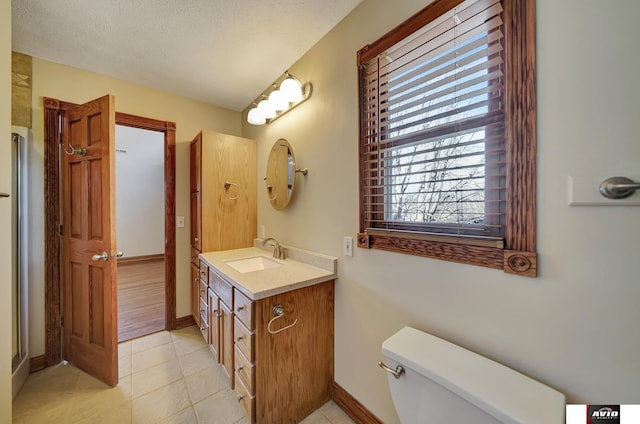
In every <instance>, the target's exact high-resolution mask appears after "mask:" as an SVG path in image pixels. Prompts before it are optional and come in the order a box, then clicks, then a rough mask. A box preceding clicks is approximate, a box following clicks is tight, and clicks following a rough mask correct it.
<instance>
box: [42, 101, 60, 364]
mask: <svg viewBox="0 0 640 424" xmlns="http://www.w3.org/2000/svg"><path fill="white" fill-rule="evenodd" d="M43 103H44V210H45V211H47V213H46V214H45V218H44V219H45V222H44V226H45V227H44V245H45V259H44V276H45V278H44V281H45V285H44V298H45V299H46V301H45V315H44V328H45V351H44V358H45V359H44V364H45V365H47V364H57V363H59V362H60V361H61V360H62V328H61V326H60V319H61V316H62V301H61V299H60V295H61V290H60V282H61V279H60V252H61V249H60V236H59V234H58V225H59V224H60V223H61V221H60V174H59V168H60V154H59V150H58V131H59V128H58V126H59V114H60V109H59V108H60V102H59V101H58V100H56V99H48V98H45V99H44V102H43Z"/></svg>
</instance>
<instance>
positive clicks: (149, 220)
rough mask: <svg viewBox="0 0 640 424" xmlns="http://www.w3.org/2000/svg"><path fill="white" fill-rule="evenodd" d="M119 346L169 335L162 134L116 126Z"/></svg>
mask: <svg viewBox="0 0 640 424" xmlns="http://www.w3.org/2000/svg"><path fill="white" fill-rule="evenodd" d="M115 134H116V139H115V143H116V149H115V150H116V152H115V160H116V234H117V240H118V250H120V251H122V252H123V254H124V256H123V257H122V258H120V259H118V271H117V282H118V283H117V284H118V343H121V342H124V341H127V340H131V339H134V338H136V337H141V336H146V335H148V334H152V333H156V332H158V331H161V330H164V329H165V290H164V288H165V260H164V240H165V237H164V236H165V234H164V219H165V211H164V205H165V200H164V197H165V193H164V168H165V166H164V134H163V133H162V132H159V131H151V130H147V129H143V128H135V127H130V126H126V125H116V133H115Z"/></svg>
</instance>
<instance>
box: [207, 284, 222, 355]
mask: <svg viewBox="0 0 640 424" xmlns="http://www.w3.org/2000/svg"><path fill="white" fill-rule="evenodd" d="M220 315H221V313H220V299H219V298H218V296H216V294H215V293H214V292H213V290H211V289H209V349H210V350H211V353H213V357H214V359H215V360H216V362H220V354H219V352H220Z"/></svg>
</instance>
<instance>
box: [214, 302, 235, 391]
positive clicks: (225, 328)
mask: <svg viewBox="0 0 640 424" xmlns="http://www.w3.org/2000/svg"><path fill="white" fill-rule="evenodd" d="M219 306H220V323H219V325H220V326H219V327H218V330H219V331H220V335H219V343H220V344H219V349H218V353H219V355H220V363H221V364H222V367H223V368H222V369H223V370H224V372H225V373H226V374H227V377H229V384H230V385H231V388H232V389H233V387H234V386H233V365H234V364H233V312H232V310H231V308H229V307H228V306H227V305H226V304H225V303H224V302H223V301H222V300H220V302H219Z"/></svg>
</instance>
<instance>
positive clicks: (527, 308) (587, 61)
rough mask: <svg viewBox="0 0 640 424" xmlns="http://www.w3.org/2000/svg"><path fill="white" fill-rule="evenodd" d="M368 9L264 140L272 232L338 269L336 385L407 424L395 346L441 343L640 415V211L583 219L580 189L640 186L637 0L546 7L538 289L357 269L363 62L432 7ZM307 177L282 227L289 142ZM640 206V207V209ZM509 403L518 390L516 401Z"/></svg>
mask: <svg viewBox="0 0 640 424" xmlns="http://www.w3.org/2000/svg"><path fill="white" fill-rule="evenodd" d="M425 3H426V2H425V1H424V0H407V1H402V2H390V1H387V0H366V1H365V2H363V3H362V4H361V5H360V6H359V7H358V8H357V9H356V10H355V11H354V12H353V13H352V14H351V15H349V16H348V17H347V18H346V19H345V20H344V21H343V22H342V23H340V24H339V25H338V26H337V27H336V28H335V29H334V30H333V31H331V32H330V33H329V34H328V35H327V36H326V37H325V38H323V39H322V40H321V41H320V42H319V43H318V44H317V45H316V46H314V47H313V48H312V49H311V50H310V51H309V52H308V53H307V54H306V55H305V56H304V57H303V58H302V59H301V60H300V61H299V62H298V63H296V64H295V65H294V66H292V67H290V70H291V72H292V73H293V74H295V75H296V76H298V77H299V78H300V79H301V80H302V81H304V82H306V81H310V82H312V83H313V95H312V97H311V98H310V99H309V100H308V101H307V102H306V103H304V104H302V105H300V106H299V107H298V108H297V109H295V110H293V111H292V112H291V113H289V114H288V115H286V116H285V117H283V118H281V119H279V120H277V121H275V122H274V123H272V124H270V125H267V126H261V127H253V126H250V125H248V124H243V125H244V128H243V134H244V136H247V137H252V138H255V139H256V140H257V141H258V163H259V167H258V183H259V184H260V186H259V187H260V189H259V191H258V225H264V226H265V228H266V235H267V236H273V237H276V238H277V239H278V240H280V241H281V242H283V243H285V244H289V245H293V246H298V247H301V248H305V249H310V250H314V251H318V252H321V253H325V254H329V255H333V256H337V257H338V258H340V260H339V270H338V272H339V279H338V281H337V284H336V300H335V302H336V311H335V318H336V329H335V338H336V340H335V341H336V344H335V346H336V347H335V349H336V356H335V357H336V360H335V379H336V381H337V382H338V383H339V384H340V385H341V386H343V387H344V388H345V389H346V390H347V391H349V392H350V393H351V394H352V395H354V396H355V397H356V398H357V399H358V400H360V401H361V402H362V403H363V404H364V405H365V406H366V407H368V408H369V409H370V410H371V411H372V412H373V413H374V414H375V415H377V416H378V417H379V418H380V419H382V421H384V422H385V423H393V422H397V417H396V414H395V411H394V408H393V405H392V401H391V398H390V394H389V391H388V389H387V383H386V376H385V374H384V372H382V371H381V370H380V369H379V368H378V367H377V365H376V363H377V361H378V360H380V359H381V353H380V352H381V344H382V342H383V340H385V339H386V338H387V337H389V336H390V335H391V334H393V333H394V332H395V331H397V330H398V329H400V328H401V327H403V326H406V325H410V326H415V327H417V328H420V329H422V330H425V331H429V332H431V333H433V334H436V335H438V336H441V337H443V338H446V339H448V340H450V341H452V342H454V343H457V344H459V345H461V346H464V347H466V348H469V349H471V350H473V351H476V352H478V353H480V354H483V355H485V356H488V357H490V358H492V359H494V360H497V361H499V362H501V363H503V364H506V365H508V366H510V367H513V368H514V369H516V370H518V371H520V372H523V373H524V374H527V375H529V376H531V377H533V378H535V379H538V380H540V381H542V382H544V383H546V384H548V385H550V386H552V387H554V388H556V389H557V390H559V391H561V392H563V393H565V394H566V396H567V399H568V401H569V402H574V403H584V402H591V403H599V402H604V403H606V402H613V403H640V361H639V360H638V352H639V351H640V332H639V331H638V323H639V322H640V308H639V307H638V301H639V299H640V284H639V283H638V281H639V278H640V277H638V276H639V275H640V266H639V264H640V261H639V260H638V252H640V225H639V223H640V208H638V207H626V208H622V207H581V208H577V207H569V206H568V205H567V180H568V177H569V176H599V175H604V176H613V175H618V174H620V175H627V176H630V177H633V178H636V179H638V178H640V169H639V168H638V158H639V157H640V120H639V119H638V116H640V110H639V107H638V102H637V100H638V99H639V98H640V85H639V84H638V83H637V77H636V74H637V69H638V67H639V66H640V59H639V57H638V55H636V54H632V53H631V52H635V51H637V46H636V44H637V43H636V40H638V39H640V28H639V27H638V25H636V24H635V22H634V20H635V17H637V16H639V14H640V3H639V2H637V1H636V0H621V1H618V2H616V3H615V6H611V5H610V4H607V3H604V2H601V1H599V0H566V1H562V2H556V1H553V0H538V72H539V78H538V96H539V97H538V102H539V103H538V129H539V138H538V142H539V148H538V153H539V157H538V171H539V173H538V200H539V203H538V253H539V266H540V276H539V277H538V278H537V279H529V278H523V277H517V276H512V275H507V274H504V273H502V272H500V271H496V270H491V269H484V268H480V267H474V266H469V265H461V264H455V263H449V262H444V261H437V260H431V259H425V258H418V257H413V256H408V255H401V254H395V253H388V252H382V251H378V250H364V249H358V248H356V249H355V252H354V256H353V257H343V255H342V238H343V237H344V236H352V237H355V234H356V232H357V231H358V156H357V152H358V141H357V138H358V115H357V111H358V108H357V102H356V98H357V79H356V77H357V73H356V52H357V50H359V49H360V48H361V47H362V46H364V45H365V44H367V43H371V42H373V41H375V40H376V39H377V38H378V37H379V36H381V35H382V34H383V33H385V32H386V31H388V30H389V29H391V28H393V27H394V26H396V25H397V24H399V23H400V22H402V21H403V20H404V19H406V18H407V17H409V16H410V15H412V14H413V13H414V12H416V11H417V10H419V9H420V8H421V7H423V6H424V4H425ZM281 137H282V138H286V139H288V140H289V142H290V143H291V144H292V146H293V149H294V152H295V156H296V159H297V161H298V164H299V166H300V167H308V168H309V175H307V176H306V178H305V177H302V176H301V175H297V176H296V184H297V186H296V193H295V196H294V199H293V201H292V204H291V205H290V207H289V208H288V209H286V210H284V211H282V212H278V211H275V210H274V209H272V208H271V206H270V205H269V202H268V200H267V195H266V190H264V188H263V187H264V184H263V181H262V178H263V177H264V175H265V165H266V162H267V155H268V153H269V150H270V148H271V145H272V144H273V143H274V142H275V141H276V140H277V139H278V138H281ZM636 196H638V194H636ZM506 389H507V390H508V388H506Z"/></svg>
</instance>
